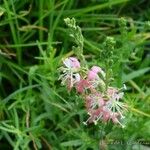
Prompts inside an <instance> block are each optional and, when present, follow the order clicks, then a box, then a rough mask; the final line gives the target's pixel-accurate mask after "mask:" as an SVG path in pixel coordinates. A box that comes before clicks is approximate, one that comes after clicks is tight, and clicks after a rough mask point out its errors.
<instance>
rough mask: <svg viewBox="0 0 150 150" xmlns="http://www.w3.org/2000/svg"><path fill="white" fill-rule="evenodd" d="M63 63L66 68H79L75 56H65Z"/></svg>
mask: <svg viewBox="0 0 150 150" xmlns="http://www.w3.org/2000/svg"><path fill="white" fill-rule="evenodd" d="M63 63H64V65H65V66H66V67H67V68H72V69H73V68H74V69H79V68H80V63H79V61H78V60H77V59H76V58H75V57H69V58H66V59H65V60H64V61H63Z"/></svg>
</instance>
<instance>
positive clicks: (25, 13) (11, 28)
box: [0, 0, 150, 150]
mask: <svg viewBox="0 0 150 150" xmlns="http://www.w3.org/2000/svg"><path fill="white" fill-rule="evenodd" d="M66 17H70V18H71V17H75V18H76V21H77V24H78V25H79V26H80V27H81V29H82V32H83V36H84V55H85V57H86V59H87V61H88V63H89V64H88V65H89V66H91V65H92V64H98V65H100V66H104V64H103V62H104V60H103V59H104V58H103V57H102V55H101V53H102V51H103V50H107V47H106V46H105V44H104V42H105V39H106V37H107V36H111V37H113V38H114V40H115V41H116V44H115V47H114V55H113V56H114V57H113V58H111V59H112V60H113V61H114V65H113V66H112V72H113V75H114V77H115V79H116V80H115V81H114V82H113V83H112V84H114V85H117V86H121V85H122V84H123V83H126V85H127V88H128V90H127V91H126V96H125V98H124V101H125V102H126V103H127V104H128V105H129V106H130V109H129V111H128V113H127V114H126V120H125V124H126V128H125V129H121V128H120V127H118V126H117V125H115V126H114V125H112V124H111V123H108V124H103V123H99V124H98V125H97V126H94V125H93V124H91V125H88V126H84V125H83V121H85V120H86V119H87V114H86V112H85V110H84V102H83V101H82V99H81V98H80V97H77V96H76V93H75V92H71V93H69V92H68V91H67V89H65V88H64V87H62V86H61V85H60V81H58V76H59V74H58V71H57V68H58V67H59V66H60V65H61V60H62V58H63V57H66V56H70V55H73V51H72V46H73V45H74V43H73V40H72V39H71V38H70V37H69V33H68V29H67V27H66V26H65V23H64V21H63V20H64V18H66ZM148 20H150V1H148V0H139V1H136V0H87V1H79V0H76V1H75V0H74V1H73V0H47V1H44V0H23V1H21V0H0V149H2V150H4V149H15V150H20V149H21V150H29V149H35V150H38V149H43V150H50V149H53V150H60V149H62V150H66V149H68V150H73V149H76V150H92V149H93V150H98V149H102V150H103V149H120V150H121V149H131V148H132V149H142V148H143V147H141V145H145V146H149V143H150V142H149V143H148V141H150V120H149V117H150V109H149V108H150V89H149V86H150V80H149V79H150V75H149V71H150V67H149V66H150V51H149V46H150V34H149V31H150V22H148ZM113 141H119V142H120V143H117V142H116V143H113ZM137 141H144V142H143V143H141V144H140V145H137V144H133V143H134V142H137ZM146 141H147V143H145V142H146ZM144 148H145V147H144ZM144 148H143V149H144Z"/></svg>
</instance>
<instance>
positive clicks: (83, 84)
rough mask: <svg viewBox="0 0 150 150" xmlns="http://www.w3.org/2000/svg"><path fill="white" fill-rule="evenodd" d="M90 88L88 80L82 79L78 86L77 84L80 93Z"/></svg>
mask: <svg viewBox="0 0 150 150" xmlns="http://www.w3.org/2000/svg"><path fill="white" fill-rule="evenodd" d="M89 86H90V84H89V82H88V81H87V80H86V79H81V80H80V81H79V82H78V83H77V84H76V90H77V91H78V92H79V93H83V92H84V91H85V90H86V89H88V87H89Z"/></svg>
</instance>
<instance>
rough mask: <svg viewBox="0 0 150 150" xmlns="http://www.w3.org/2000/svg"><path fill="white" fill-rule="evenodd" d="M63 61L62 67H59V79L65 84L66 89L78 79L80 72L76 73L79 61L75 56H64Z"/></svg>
mask: <svg viewBox="0 0 150 150" xmlns="http://www.w3.org/2000/svg"><path fill="white" fill-rule="evenodd" d="M63 63H64V67H60V71H62V73H63V74H62V75H60V77H59V79H61V80H62V82H61V83H62V84H63V85H67V87H68V89H69V90H71V89H72V87H73V86H74V85H75V84H76V83H78V82H79V81H80V74H79V73H78V71H79V69H80V63H79V61H78V60H77V59H76V58H75V57H69V58H66V59H65V60H64V61H63Z"/></svg>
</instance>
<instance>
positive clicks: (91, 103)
mask: <svg viewBox="0 0 150 150" xmlns="http://www.w3.org/2000/svg"><path fill="white" fill-rule="evenodd" d="M104 104H105V102H104V99H103V97H102V95H101V94H100V93H98V92H96V93H92V94H89V95H87V96H85V105H86V108H87V110H90V109H96V108H100V107H102V106H104Z"/></svg>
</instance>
